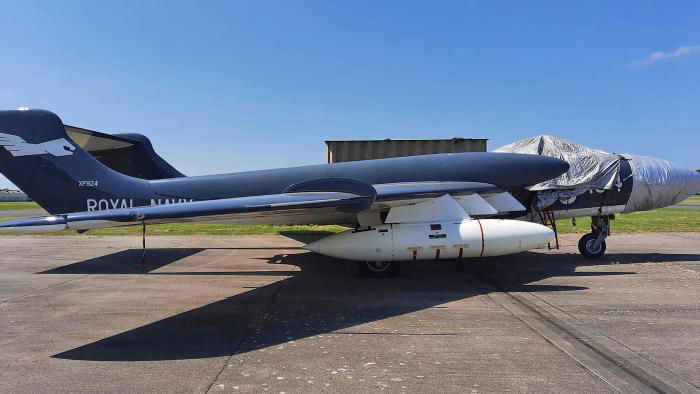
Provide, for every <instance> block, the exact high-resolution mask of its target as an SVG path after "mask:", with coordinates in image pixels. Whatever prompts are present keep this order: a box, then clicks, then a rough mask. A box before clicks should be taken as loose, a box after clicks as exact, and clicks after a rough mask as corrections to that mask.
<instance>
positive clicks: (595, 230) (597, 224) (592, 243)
mask: <svg viewBox="0 0 700 394" xmlns="http://www.w3.org/2000/svg"><path fill="white" fill-rule="evenodd" d="M592 219H593V220H592V222H591V232H590V233H588V234H586V235H584V236H583V237H581V239H580V240H579V241H578V251H579V252H581V255H582V256H583V257H585V258H587V259H597V258H599V257H601V256H603V255H604V254H605V250H606V249H607V245H606V244H605V238H607V237H608V236H610V217H609V216H600V217H593V218H592Z"/></svg>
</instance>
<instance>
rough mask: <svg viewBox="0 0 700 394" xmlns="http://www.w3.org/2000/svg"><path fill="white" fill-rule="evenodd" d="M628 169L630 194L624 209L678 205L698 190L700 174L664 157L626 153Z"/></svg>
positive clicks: (634, 209) (629, 210) (645, 208)
mask: <svg viewBox="0 0 700 394" xmlns="http://www.w3.org/2000/svg"><path fill="white" fill-rule="evenodd" d="M626 157H627V158H629V159H630V162H629V163H630V167H631V168H632V177H633V178H632V179H633V183H632V185H633V186H632V194H631V195H630V198H629V201H628V202H627V206H626V207H625V212H633V211H644V210H649V209H655V208H663V207H667V206H669V205H674V204H678V203H679V202H681V201H683V200H685V199H686V198H688V197H690V196H692V195H693V194H696V193H699V192H700V173H698V172H697V171H693V170H688V169H685V168H682V167H680V166H678V165H676V164H674V163H671V162H670V161H667V160H662V159H656V158H653V157H646V156H637V155H627V156H626Z"/></svg>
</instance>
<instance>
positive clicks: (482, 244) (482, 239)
mask: <svg viewBox="0 0 700 394" xmlns="http://www.w3.org/2000/svg"><path fill="white" fill-rule="evenodd" d="M476 222H477V223H479V230H481V254H479V257H484V246H485V242H484V226H482V225H481V221H480V220H479V219H476Z"/></svg>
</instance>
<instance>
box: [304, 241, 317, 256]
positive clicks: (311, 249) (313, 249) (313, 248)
mask: <svg viewBox="0 0 700 394" xmlns="http://www.w3.org/2000/svg"><path fill="white" fill-rule="evenodd" d="M303 248H304V249H306V250H308V251H309V252H314V253H321V241H314V242H311V243H310V244H307V245H304V246H303Z"/></svg>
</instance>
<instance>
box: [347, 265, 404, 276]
mask: <svg viewBox="0 0 700 394" xmlns="http://www.w3.org/2000/svg"><path fill="white" fill-rule="evenodd" d="M400 267H401V265H400V263H398V262H396V261H360V262H358V263H357V274H358V275H360V276H364V277H374V278H386V277H389V276H396V275H398V273H399V269H400Z"/></svg>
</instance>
